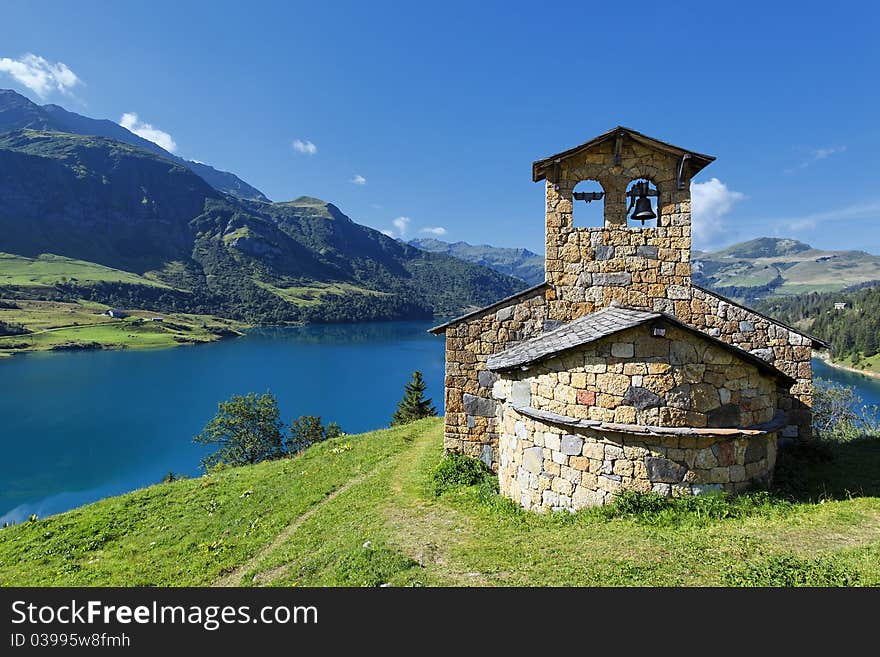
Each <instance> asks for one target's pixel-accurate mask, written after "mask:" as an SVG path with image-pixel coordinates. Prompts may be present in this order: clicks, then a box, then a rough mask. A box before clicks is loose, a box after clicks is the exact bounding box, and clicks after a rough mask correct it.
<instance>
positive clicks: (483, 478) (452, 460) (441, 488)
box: [431, 453, 494, 495]
mask: <svg viewBox="0 0 880 657" xmlns="http://www.w3.org/2000/svg"><path fill="white" fill-rule="evenodd" d="M493 478H494V477H493V476H492V472H491V471H490V470H489V469H488V468H487V467H486V466H485V465H483V463H482V462H481V461H478V460H477V459H475V458H471V457H470V456H465V455H464V454H454V453H449V454H446V456H444V457H443V459H442V460H441V461H440V463H438V464H437V465H436V466H435V467H434V469H433V470H432V471H431V484H432V487H433V492H434V495H442V494H443V493H444V492H446V491H447V490H449V489H451V488H456V487H458V486H476V485H478V484H484V482H487V480H491V479H493ZM486 485H489V486H491V484H486Z"/></svg>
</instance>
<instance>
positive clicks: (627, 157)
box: [545, 139, 691, 321]
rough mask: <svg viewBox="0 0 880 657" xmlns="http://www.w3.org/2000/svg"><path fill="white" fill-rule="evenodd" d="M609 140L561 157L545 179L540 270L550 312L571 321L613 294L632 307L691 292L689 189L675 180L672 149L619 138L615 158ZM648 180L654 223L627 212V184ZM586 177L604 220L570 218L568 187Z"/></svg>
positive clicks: (605, 302)
mask: <svg viewBox="0 0 880 657" xmlns="http://www.w3.org/2000/svg"><path fill="white" fill-rule="evenodd" d="M613 151H614V142H613V141H608V142H605V143H604V144H600V145H598V146H597V147H596V148H595V149H593V150H591V151H590V152H587V153H583V154H581V155H579V156H577V157H574V158H571V159H568V160H565V161H563V162H561V163H560V165H559V167H558V169H557V170H556V171H555V172H554V173H553V174H552V177H551V176H550V175H548V178H547V183H546V194H547V207H546V249H547V252H546V262H545V274H546V277H547V282H548V283H550V284H551V286H552V288H551V289H550V290H548V292H547V300H548V308H549V309H548V316H549V318H550V319H551V320H559V321H569V320H571V319H575V318H577V317H580V316H582V315H585V314H588V313H591V312H593V311H595V310H599V309H601V308H605V307H607V306H608V305H610V304H611V302H612V301H617V302H619V303H621V304H623V305H625V306H629V307H631V308H647V309H650V308H652V307H653V306H654V300H655V299H663V300H669V301H671V302H676V301H678V302H682V303H684V305H687V303H688V301H689V300H690V282H691V257H690V256H691V220H690V191H689V189H688V187H687V184H686V185H685V189H683V190H679V189H677V187H676V184H675V171H676V168H677V163H678V159H677V156H675V155H672V154H668V153H662V152H660V151H658V150H656V149H649V148H646V147H645V146H643V145H641V144H639V143H637V142H635V141H634V140H632V139H625V140H623V141H622V152H621V160H620V164H619V165H617V164H615V163H614V162H615V158H614V152H613ZM641 178H646V179H649V180H651V181H652V182H653V183H654V185H655V186H656V188H657V191H658V192H659V197H658V202H657V206H658V208H659V217H658V219H657V221H656V224H657V225H656V226H653V227H642V226H641V224H640V223H633V222H629V223H628V220H627V215H626V210H627V202H628V200H627V198H626V188H627V186H628V185H629V183H630V182H632V181H633V180H638V179H641ZM583 180H595V181H597V182H598V183H599V184H601V185H602V188H603V190H604V191H605V198H604V204H605V225H604V227H602V228H577V227H575V226H574V225H573V223H572V204H573V203H574V202H575V201H573V200H572V192H573V191H574V188H575V186H576V185H577V184H578V183H579V182H581V181H583Z"/></svg>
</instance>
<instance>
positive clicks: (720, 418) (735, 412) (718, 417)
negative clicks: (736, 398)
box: [707, 388, 742, 428]
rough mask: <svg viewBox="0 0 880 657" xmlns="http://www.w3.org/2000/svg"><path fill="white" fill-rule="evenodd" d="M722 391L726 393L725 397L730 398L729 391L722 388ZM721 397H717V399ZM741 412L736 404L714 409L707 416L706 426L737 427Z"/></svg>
mask: <svg viewBox="0 0 880 657" xmlns="http://www.w3.org/2000/svg"><path fill="white" fill-rule="evenodd" d="M722 391H726V392H727V395H726V396H727V397H728V398H730V391H729V390H725V389H724V388H722ZM720 397H721V396H720V395H719V398H720ZM741 415H742V411H741V409H740V407H739V406H738V405H736V404H724V405H723V406H719V407H718V408H715V409H713V410H711V411H709V413H708V414H707V417H708V420H707V422H708V426H710V427H716V428H721V427H738V426H739V425H740V420H741Z"/></svg>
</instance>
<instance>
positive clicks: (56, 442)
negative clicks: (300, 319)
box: [0, 322, 880, 523]
mask: <svg viewBox="0 0 880 657" xmlns="http://www.w3.org/2000/svg"><path fill="white" fill-rule="evenodd" d="M431 325H432V322H386V323H375V324H335V325H325V326H308V327H297V328H261V329H256V330H253V331H251V332H249V333H248V335H247V336H245V337H243V338H237V339H234V340H226V341H222V342H219V343H215V344H212V345H204V346H196V347H178V348H176V349H165V350H158V351H84V352H66V353H53V354H26V355H21V356H16V357H15V358H12V359H7V360H3V361H0V448H2V450H3V454H4V458H3V463H2V467H0V523H2V522H20V521H21V520H23V519H26V518H27V517H28V516H29V515H30V514H32V513H36V514H37V515H39V516H40V517H43V516H46V515H49V514H52V513H58V512H60V511H64V510H66V509H70V508H72V507H75V506H79V505H81V504H85V503H87V502H91V501H93V500H96V499H100V498H102V497H106V496H108V495H115V494H118V493H122V492H125V491H128V490H132V489H135V488H139V487H142V486H146V485H149V484H154V483H157V482H159V481H160V480H161V479H162V477H163V476H164V475H165V474H167V473H168V472H169V471H174V472H175V473H182V474H187V475H197V474H199V472H200V470H199V465H198V464H199V459H200V458H201V457H202V456H203V455H204V454H205V453H207V451H209V448H204V447H199V446H197V445H194V444H193V443H192V437H193V436H194V435H195V434H197V433H198V432H199V431H200V430H201V429H202V427H203V426H204V425H205V423H206V422H208V420H210V419H211V418H212V417H213V415H214V413H215V412H216V410H217V403H218V402H219V401H223V400H225V399H228V398H229V397H230V396H231V395H233V394H244V393H248V392H257V393H261V392H264V391H266V390H270V391H272V393H273V394H274V395H275V396H276V397H277V398H278V403H279V406H280V408H281V412H282V417H283V419H284V420H285V421H287V422H289V421H290V420H291V419H293V418H295V417H298V416H300V415H320V416H321V418H322V419H323V421H324V422H325V424H326V423H327V422H330V421H335V422H338V423H339V424H340V425H342V428H343V429H344V430H345V431H347V432H349V433H359V432H363V431H369V430H371V429H376V428H379V427H384V426H388V423H389V422H390V419H391V414H392V413H393V412H394V409H395V408H396V405H397V402H398V401H399V400H400V398H401V397H402V395H403V386H404V385H405V384H406V382H407V381H408V380H409V378H410V376H411V374H412V371H413V370H415V369H419V370H421V371H422V373H423V374H424V376H425V381H426V382H427V384H428V395H429V396H430V397H432V398H433V400H434V405H435V406H436V407H437V411H438V412H441V413H442V411H443V369H444V362H443V350H444V339H443V338H442V337H436V336H432V335H429V334H427V333H426V329H428V328H429V327H430V326H431ZM814 367H815V372H816V375H817V376H821V377H823V378H827V379H833V380H835V381H837V382H839V383H844V384H846V385H854V386H856V388H857V392H858V394H860V395H861V396H862V397H863V399H864V401H865V402H866V403H880V380H878V379H869V378H867V377H863V376H860V375H857V374H851V373H848V372H845V371H843V370H837V369H834V368H831V367H829V366H827V365H825V364H824V363H822V362H821V361H814Z"/></svg>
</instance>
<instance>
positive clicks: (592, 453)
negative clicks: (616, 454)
mask: <svg viewBox="0 0 880 657" xmlns="http://www.w3.org/2000/svg"><path fill="white" fill-rule="evenodd" d="M582 454H583V455H584V456H585V457H586V458H588V459H593V460H594V461H601V460H602V459H604V458H605V445H604V444H602V443H595V442H590V441H587V442H585V443H584V450H583V452H582Z"/></svg>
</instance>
